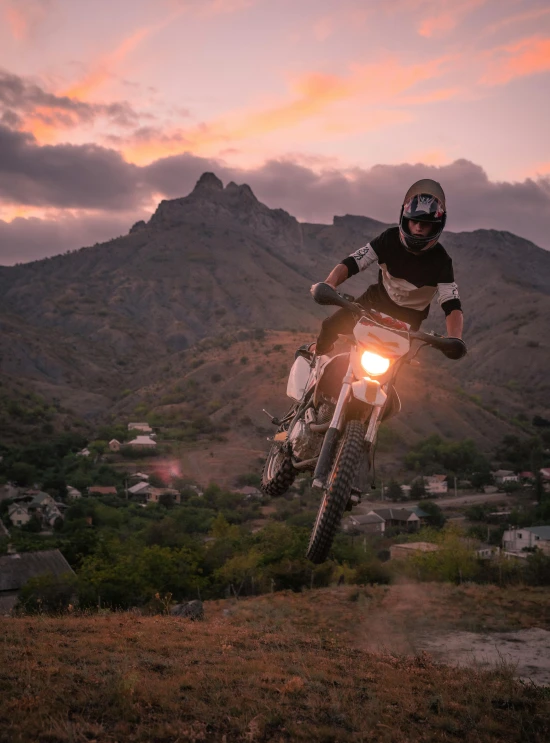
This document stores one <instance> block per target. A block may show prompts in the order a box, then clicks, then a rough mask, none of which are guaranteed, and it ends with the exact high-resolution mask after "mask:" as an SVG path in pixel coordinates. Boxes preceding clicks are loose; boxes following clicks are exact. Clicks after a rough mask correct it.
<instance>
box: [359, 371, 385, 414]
mask: <svg viewBox="0 0 550 743" xmlns="http://www.w3.org/2000/svg"><path fill="white" fill-rule="evenodd" d="M351 391H352V394H353V396H354V397H355V399H356V400H360V401H361V402H366V403H367V405H373V406H375V407H382V405H384V404H385V402H386V399H387V397H388V396H387V395H386V393H385V392H384V390H383V389H382V387H381V386H380V382H377V381H376V380H375V379H370V378H369V377H363V378H362V379H358V380H357V381H356V382H353V383H352V385H351Z"/></svg>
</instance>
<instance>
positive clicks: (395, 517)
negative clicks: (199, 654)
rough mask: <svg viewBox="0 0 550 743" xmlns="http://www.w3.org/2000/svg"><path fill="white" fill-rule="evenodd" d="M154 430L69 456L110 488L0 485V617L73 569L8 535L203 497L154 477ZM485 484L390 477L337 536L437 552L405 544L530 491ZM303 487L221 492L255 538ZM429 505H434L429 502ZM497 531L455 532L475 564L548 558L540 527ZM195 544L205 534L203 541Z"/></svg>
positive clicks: (390, 548) (548, 540)
mask: <svg viewBox="0 0 550 743" xmlns="http://www.w3.org/2000/svg"><path fill="white" fill-rule="evenodd" d="M159 433H160V431H158V430H157V431H155V430H153V428H152V427H151V426H150V425H149V424H148V422H147V421H138V422H129V423H128V424H127V440H126V441H120V440H118V439H117V438H113V439H111V440H110V441H108V442H106V447H105V451H106V452H107V451H108V454H102V453H99V452H98V450H97V446H94V442H91V443H90V444H89V445H88V446H85V447H83V448H82V449H80V450H79V451H78V452H77V453H76V457H78V458H82V459H84V460H87V461H90V462H91V461H92V460H94V461H98V462H101V461H104V460H105V459H106V456H108V457H109V464H110V466H111V467H116V468H117V469H116V472H117V473H118V480H119V482H118V484H115V483H114V482H113V483H112V484H104V482H103V483H101V484H99V483H95V484H94V483H93V484H90V485H88V486H87V487H86V488H80V489H79V488H77V487H75V486H74V485H73V484H71V483H69V482H67V483H66V488H65V492H64V493H63V495H61V493H60V492H58V493H55V492H53V491H52V489H51V488H49V491H50V492H46V491H44V490H42V489H41V484H40V483H33V484H32V486H20V485H17V484H15V483H13V482H7V483H5V484H4V485H2V486H0V508H2V514H3V519H0V539H3V540H5V543H6V545H7V546H6V553H7V554H6V555H5V556H4V557H0V612H4V613H5V612H6V611H10V610H11V609H13V607H14V606H15V604H16V601H17V596H18V594H19V592H20V590H21V588H22V587H23V585H24V584H25V582H26V581H27V580H29V579H30V578H36V577H40V576H44V575H53V576H60V575H63V574H65V573H68V572H73V571H72V568H71V566H70V565H69V563H68V562H67V560H66V559H65V557H64V556H63V554H62V553H61V551H60V550H59V549H53V550H48V549H45V550H41V549H38V550H37V549H36V548H35V549H34V551H26V552H18V551H17V550H16V549H15V548H14V546H13V544H12V541H13V537H14V535H16V534H19V533H21V534H22V533H29V534H34V535H35V536H36V537H37V538H40V537H42V538H44V539H47V538H51V537H55V535H56V534H61V533H62V532H63V530H64V520H65V516H66V513H67V511H68V510H69V509H70V508H71V506H72V504H74V503H76V502H78V501H81V500H82V499H97V500H98V502H99V501H101V502H106V503H108V502H109V499H115V501H116V499H123V501H124V502H127V503H133V504H135V506H137V507H138V508H143V509H146V508H147V507H151V506H155V505H156V506H158V507H165V508H168V509H172V508H174V507H176V508H177V507H178V506H182V504H183V503H184V499H189V497H191V498H193V499H195V501H196V502H200V500H197V499H203V500H204V498H203V496H204V487H205V486H204V485H200V484H198V483H193V482H190V481H185V482H183V481H182V480H181V478H180V479H179V480H178V479H177V478H173V477H171V476H170V475H169V474H168V475H166V472H165V471H162V477H159V474H158V473H159V465H158V456H157V454H158V450H162V443H161V442H159V441H158V434H159ZM121 438H122V437H121ZM112 471H113V472H114V471H115V470H114V469H113V470H112ZM539 477H540V478H541V480H542V483H543V487H544V490H545V491H548V490H549V489H550V469H542V470H541V471H540V473H539ZM492 480H493V484H492V485H486V486H484V488H483V489H482V491H481V492H475V491H473V490H472V488H471V484H470V483H469V482H467V481H466V482H465V481H458V482H457V478H456V477H449V476H446V475H445V474H434V475H426V476H424V475H417V476H415V477H414V478H413V479H412V480H410V481H409V482H404V483H401V484H400V483H398V482H396V481H395V480H392V481H390V482H389V483H386V484H385V485H384V484H382V486H381V488H380V490H379V493H378V500H371V499H372V496H371V495H370V494H369V493H364V494H363V500H362V503H361V506H360V507H359V508H358V509H354V512H353V513H350V514H347V515H346V516H345V517H344V519H343V522H342V533H343V534H344V535H346V536H347V537H350V538H351V539H352V540H353V539H355V538H358V539H360V540H368V541H370V542H371V543H372V544H380V543H382V542H383V543H384V544H385V545H386V548H387V559H389V560H403V559H409V558H410V557H412V556H415V555H419V554H424V553H430V552H436V551H437V550H439V549H440V546H439V545H438V544H437V543H434V542H433V541H426V540H424V539H422V538H420V539H418V538H417V539H415V536H416V535H421V534H422V530H423V529H424V528H425V527H433V526H437V527H441V525H442V524H443V523H445V522H447V523H448V524H453V523H454V524H456V525H457V526H459V527H461V528H462V527H464V528H465V527H466V526H467V525H468V523H470V522H469V521H468V519H467V516H466V515H465V510H466V513H467V508H466V506H467V504H481V505H482V506H488V505H489V504H491V508H492V509H493V510H491V511H489V512H488V516H489V518H488V521H489V522H491V521H492V523H493V524H495V523H496V524H502V523H503V522H505V520H506V519H507V518H508V517H509V516H510V513H511V510H510V506H509V505H508V501H509V497H510V496H513V495H514V494H516V495H517V494H520V495H522V494H523V492H524V491H525V492H530V491H529V489H530V488H531V489H532V487H533V482H534V475H533V473H531V472H527V471H522V472H513V471H511V470H496V471H494V472H493V473H492ZM309 484H310V480H309V478H308V477H307V476H304V475H302V476H300V477H298V478H297V479H296V481H295V483H294V484H293V485H292V487H291V489H290V492H289V494H288V495H287V497H286V498H285V499H282V500H279V501H278V503H276V504H275V505H274V504H273V502H271V499H269V498H267V497H265V496H263V494H262V493H261V491H260V490H259V488H258V486H257V485H258V483H256V482H255V483H254V484H243V483H241V484H240V486H235V487H233V488H231V493H232V497H233V498H236V499H239V498H240V500H241V502H242V503H243V504H246V503H252V504H254V505H253V508H254V509H255V513H256V518H255V519H253V520H251V521H249V522H248V524H249V526H248V528H249V529H250V531H251V533H256V532H259V531H260V530H261V529H262V528H263V527H264V526H265V524H266V523H268V522H269V520H270V519H271V518H276V519H281V518H283V519H284V518H285V513H284V508H285V507H286V508H287V509H290V510H288V513H289V514H292V513H296V514H297V515H296V518H298V511H299V510H300V508H299V507H298V506H296V507H295V506H294V504H297V503H298V502H301V503H302V504H304V503H307V502H308V499H309V501H310V502H311V507H315V503H316V501H315V493H312V492H311V490H310V488H309ZM495 499H496V501H495ZM436 501H439V503H440V504H441V507H440V506H438V505H436ZM6 506H7V508H6ZM296 508H298V511H297V510H296ZM277 509H279V511H277ZM281 509H282V510H281ZM301 510H303V508H302V509H301ZM85 518H86V523H88V525H89V526H90V527H93V525H94V524H93V517H92V516H91V515H90V516H86V517H85ZM470 520H471V517H470ZM492 528H494V527H489V526H488V527H487V537H489V536H490V535H491V529H492ZM500 532H501V536H500V538H499V540H498V543H495V539H494V535H493V538H492V539H491V542H490V543H488V542H487V541H486V540H485V541H484V540H483V539H480V538H479V536H477V537H472V536H464V537H463V538H462V543H463V545H464V546H465V547H466V548H467V549H468V550H470V551H471V553H472V554H473V555H474V556H475V557H476V558H477V559H480V560H494V559H496V558H498V557H500V558H502V559H506V560H515V561H519V562H525V561H526V560H527V558H528V557H529V555H531V554H533V552H535V551H536V550H540V552H541V553H543V554H545V555H548V556H550V525H534V526H531V525H525V526H521V527H520V526H512V527H511V528H507V529H501V530H500ZM204 539H205V540H208V539H210V537H208V536H207V535H205V537H204ZM35 544H36V542H35ZM365 544H366V541H365ZM45 546H47V544H46V543H45Z"/></svg>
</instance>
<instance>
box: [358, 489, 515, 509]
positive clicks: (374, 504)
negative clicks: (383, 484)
mask: <svg viewBox="0 0 550 743" xmlns="http://www.w3.org/2000/svg"><path fill="white" fill-rule="evenodd" d="M507 497H508V496H507V495H506V493H473V494H472V495H458V496H456V497H455V496H454V495H453V496H448V497H445V498H436V499H434V501H435V503H437V505H438V506H439V507H440V508H449V507H450V508H453V507H454V506H470V505H473V504H474V503H497V502H499V501H500V502H505V503H506V502H507ZM410 506H420V508H422V501H401V502H399V503H398V502H394V501H387V500H384V501H366V500H364V501H363V502H362V503H361V505H360V506H357V512H358V513H368V512H369V511H371V510H373V509H375V508H410ZM354 510H355V509H354Z"/></svg>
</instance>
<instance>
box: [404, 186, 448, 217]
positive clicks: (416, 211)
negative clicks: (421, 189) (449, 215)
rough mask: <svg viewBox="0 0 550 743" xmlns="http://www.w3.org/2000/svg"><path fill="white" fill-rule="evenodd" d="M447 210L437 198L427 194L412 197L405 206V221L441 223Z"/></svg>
mask: <svg viewBox="0 0 550 743" xmlns="http://www.w3.org/2000/svg"><path fill="white" fill-rule="evenodd" d="M444 214H445V208H444V206H443V204H442V203H441V201H439V199H438V198H436V197H435V196H432V195H431V194H427V193H421V194H417V195H416V196H412V197H411V198H410V199H408V200H407V201H406V202H405V203H404V204H403V217H404V219H412V220H413V221H414V222H436V223H437V222H441V221H442V220H443V215H444Z"/></svg>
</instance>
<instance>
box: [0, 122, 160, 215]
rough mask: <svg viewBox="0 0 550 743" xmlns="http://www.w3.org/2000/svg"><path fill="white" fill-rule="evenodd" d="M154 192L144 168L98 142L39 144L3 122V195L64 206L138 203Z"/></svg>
mask: <svg viewBox="0 0 550 743" xmlns="http://www.w3.org/2000/svg"><path fill="white" fill-rule="evenodd" d="M147 195H148V192H147V189H145V188H144V186H143V184H142V183H141V181H140V171H139V169H138V168H137V167H136V166H135V165H131V164H130V163H127V162H126V161H125V160H123V158H122V157H121V155H120V154H119V153H118V152H116V151H115V150H109V149H106V148H105V147H98V146H97V145H91V144H86V145H68V144H64V145H45V146H39V145H38V144H37V142H36V140H35V139H34V137H33V136H32V135H31V134H27V133H24V132H16V131H12V130H11V129H8V128H7V127H5V126H1V125H0V200H2V201H4V202H6V203H9V204H27V205H33V206H47V207H51V206H55V207H60V208H86V209H104V210H106V211H112V210H116V209H127V208H135V207H136V206H138V205H139V204H140V203H142V201H143V199H144V198H145V197H146V196H147Z"/></svg>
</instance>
